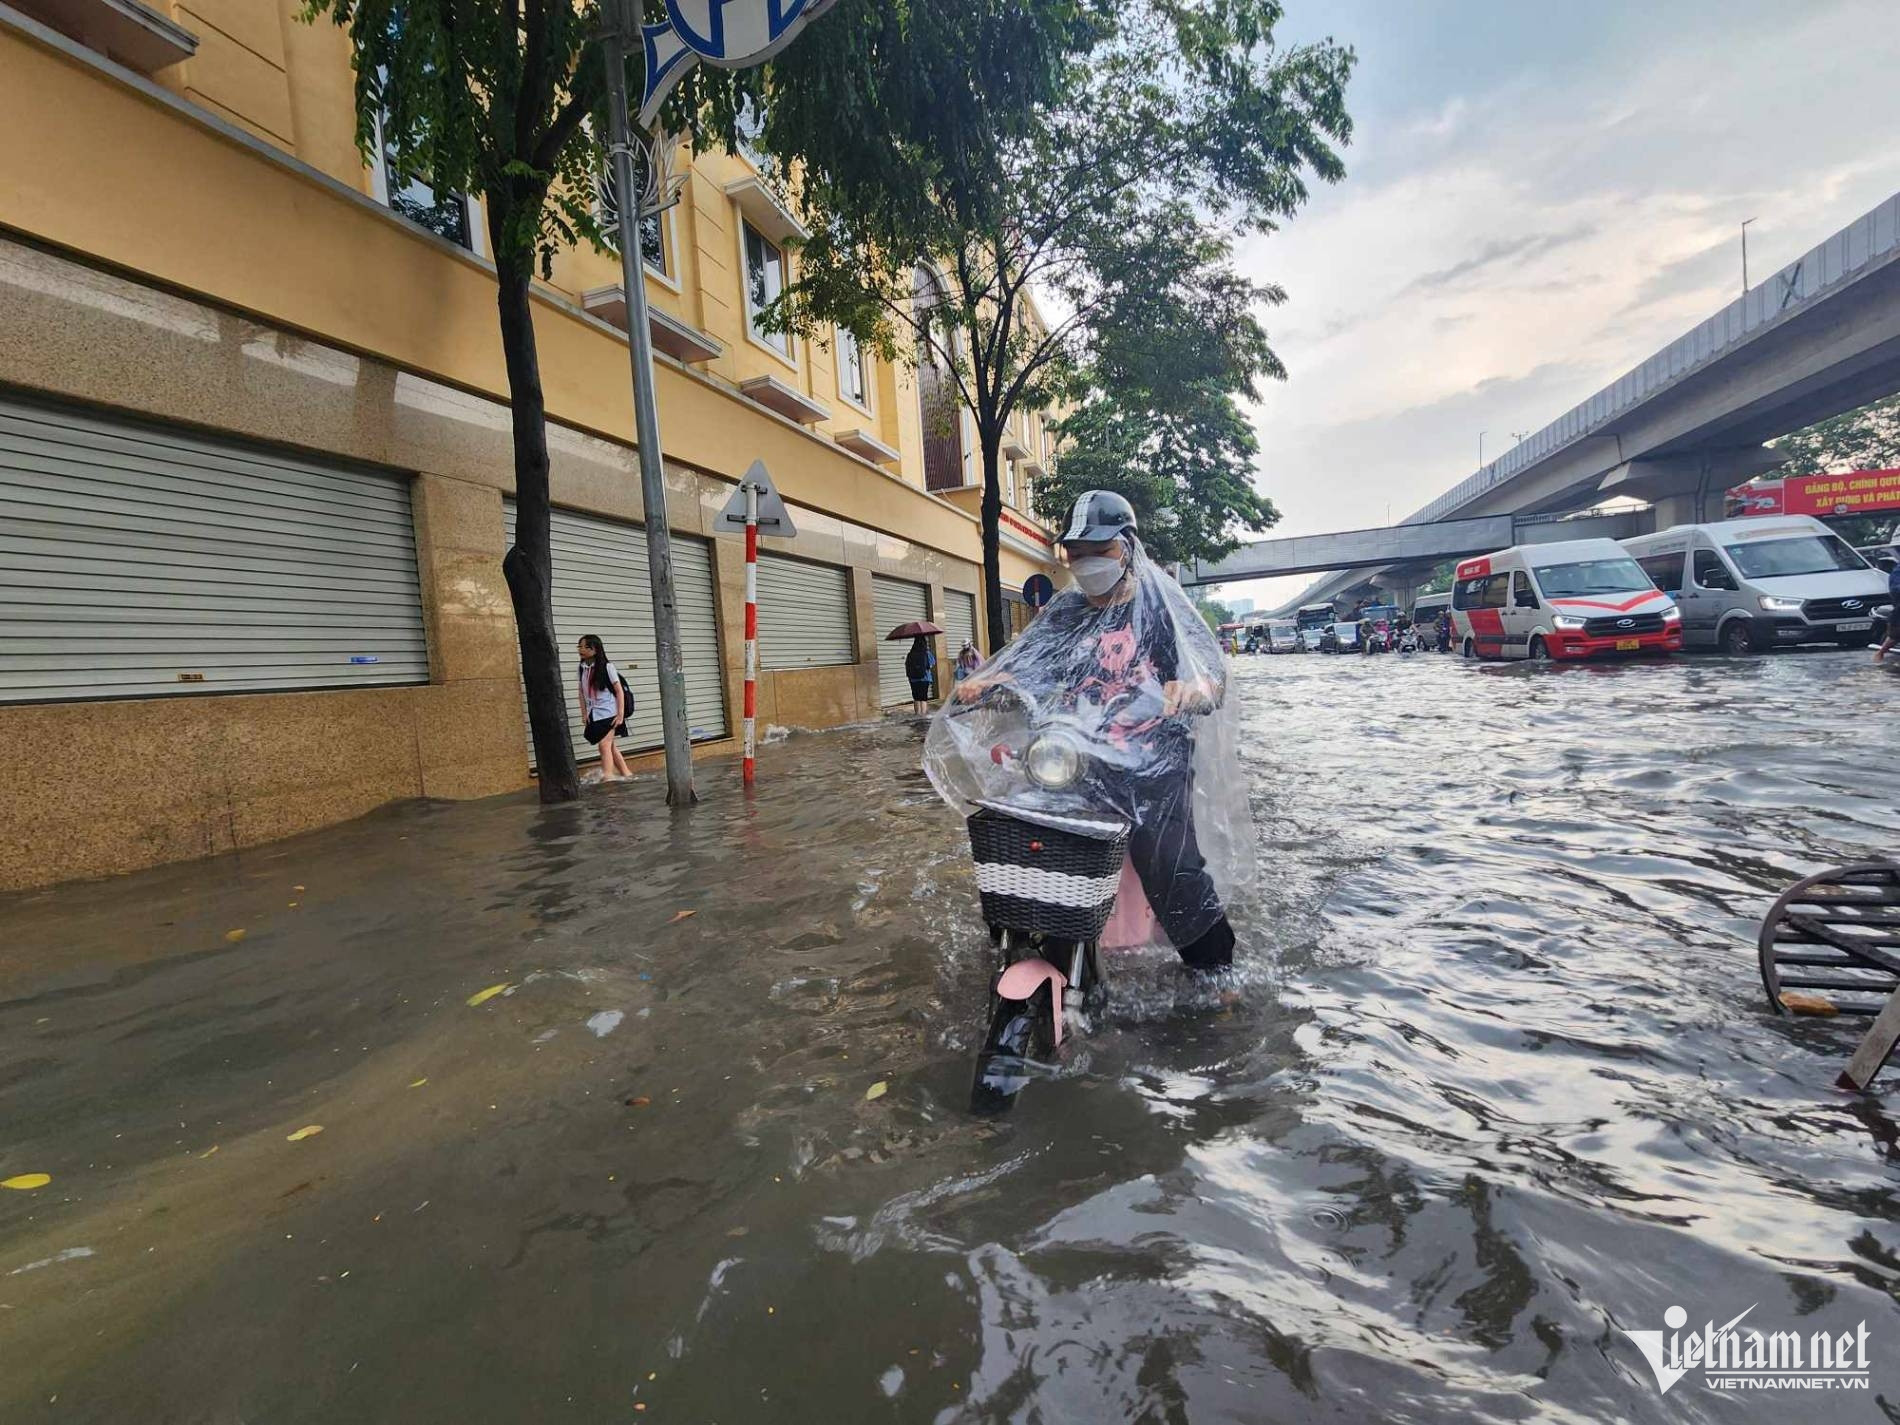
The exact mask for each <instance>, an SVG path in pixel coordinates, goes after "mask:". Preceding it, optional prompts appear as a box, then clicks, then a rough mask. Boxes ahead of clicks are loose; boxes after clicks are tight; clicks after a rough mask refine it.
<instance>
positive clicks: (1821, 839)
mask: <svg viewBox="0 0 1900 1425" xmlns="http://www.w3.org/2000/svg"><path fill="white" fill-rule="evenodd" d="M1237 668H1238V674H1237V693H1238V696H1239V697H1240V698H1241V699H1242V700H1243V707H1244V726H1245V734H1246V735H1245V741H1244V745H1245V749H1246V757H1247V761H1246V765H1245V767H1244V769H1243V770H1244V774H1245V775H1246V777H1247V778H1248V781H1249V786H1250V789H1251V797H1252V805H1253V810H1254V816H1255V819H1256V822H1257V826H1258V832H1259V840H1260V848H1261V865H1262V874H1261V877H1260V882H1259V884H1258V885H1257V886H1254V887H1251V888H1250V889H1249V890H1248V892H1247V893H1246V894H1245V895H1244V896H1243V897H1242V898H1241V900H1240V903H1239V904H1238V905H1237V906H1236V907H1235V920H1236V923H1237V925H1238V926H1239V928H1240V930H1241V933H1242V941H1243V947H1244V949H1243V964H1242V966H1241V968H1240V969H1239V970H1238V971H1237V972H1236V975H1235V983H1234V985H1233V987H1232V991H1231V992H1230V993H1228V994H1227V995H1225V996H1222V995H1218V994H1214V993H1210V992H1208V991H1207V990H1205V989H1202V988H1197V987H1194V986H1190V985H1184V984H1182V983H1181V982H1180V980H1179V977H1178V976H1177V974H1176V972H1175V971H1174V970H1173V968H1172V967H1171V966H1170V965H1169V964H1167V963H1166V962H1165V961H1163V960H1161V959H1157V958H1142V957H1135V958H1133V959H1132V960H1131V959H1124V960H1122V961H1121V962H1119V963H1118V964H1117V965H1115V966H1114V967H1113V970H1114V973H1115V974H1116V975H1117V981H1116V988H1115V996H1116V997H1115V1001H1114V1005H1113V1007H1112V1010H1111V1013H1110V1014H1109V1016H1108V1018H1107V1022H1105V1023H1101V1024H1098V1025H1097V1026H1096V1028H1095V1032H1093V1033H1092V1034H1091V1035H1089V1036H1088V1037H1087V1038H1086V1039H1085V1040H1083V1041H1080V1042H1077V1043H1076V1044H1075V1045H1074V1048H1073V1051H1072V1053H1071V1056H1070V1058H1069V1060H1068V1062H1067V1065H1066V1068H1065V1070H1064V1072H1063V1073H1062V1074H1061V1076H1060V1077H1057V1078H1054V1079H1051V1080H1049V1081H1047V1082H1038V1083H1034V1084H1032V1085H1031V1086H1030V1088H1029V1090H1028V1092H1027V1093H1026V1094H1025V1095H1024V1096H1023V1099H1022V1101H1021V1103H1020V1104H1019V1105H1018V1107H1017V1109H1016V1111H1015V1112H1014V1113H1013V1114H1012V1115H1010V1116H1008V1117H1006V1118H1003V1119H999V1120H991V1121H984V1120H977V1119H973V1118H972V1117H971V1116H970V1115H969V1114H968V1112H967V1111H966V1105H967V1096H968V1091H969V1082H970V1071H971V1061H972V1049H973V1043H974V1040H975V1039H976V1038H977V1037H978V1034H979V1026H980V1020H981V1017H982V1004H983V996H984V991H985V985H986V979H987V976H988V973H989V961H988V957H989V954H990V952H989V949H988V944H987V940H986V937H985V936H984V934H983V931H982V928H981V926H980V924H979V923H978V921H977V917H976V913H975V896H974V891H973V886H972V880H971V877H970V874H969V871H968V866H967V862H966V859H965V849H964V844H963V841H962V832H961V827H960V825H959V824H958V823H957V822H956V821H955V820H954V819H953V818H952V817H951V815H950V814H949V813H948V812H947V811H946V810H945V808H944V807H943V806H942V805H941V804H940V803H939V802H938V801H937V800H936V799H935V797H934V796H933V795H932V794H931V792H930V789H929V787H928V786H927V784H926V783H925V782H924V781H923V780H922V778H921V776H920V775H919V774H918V772H917V770H916V768H917V753H918V748H919V744H920V740H921V729H920V728H919V727H917V726H915V725H912V724H910V723H908V722H903V721H893V722H892V723H890V724H888V725H886V726H883V727H878V728H871V729H857V730H848V731H844V732H839V733H833V734H824V735H811V736H796V737H793V738H791V739H790V740H788V741H785V742H782V743H777V744H775V745H773V746H771V747H769V748H768V749H766V751H765V755H764V756H763V758H762V768H761V777H762V786H761V789H760V791H759V792H758V794H757V796H756V797H755V798H753V799H751V800H747V799H745V798H743V797H742V796H740V795H739V794H738V792H737V790H736V788H734V787H733V785H732V782H733V781H734V779H735V776H736V773H735V769H734V768H733V766H732V765H731V764H730V763H711V764H706V765H704V766H703V767H702V768H701V773H700V778H701V783H702V786H703V788H704V790H705V793H706V800H705V802H704V803H703V804H702V805H701V806H699V807H698V808H696V809H695V810H694V811H692V812H691V813H690V814H689V815H687V816H683V817H681V818H680V819H679V820H678V822H677V823H676V829H675V830H672V831H669V822H668V818H667V816H666V815H665V813H664V812H663V811H662V810H661V809H660V808H659V807H658V806H656V801H655V798H656V788H655V785H654V783H653V781H652V780H651V779H646V780H643V781H641V782H638V783H636V784H634V785H632V786H625V787H619V788H614V789H607V790H603V791H600V792H596V793H593V794H590V795H589V797H588V798H587V799H586V800H585V801H584V802H582V803H581V804H580V805H578V806H576V807H570V808H563V809H556V810H549V811H544V810H542V809H541V808H539V807H537V806H536V805H534V804H533V802H532V801H531V800H529V799H527V798H504V799H499V800H495V801H489V802H484V803H476V804H461V805H414V806H408V807H403V808H398V809H393V810H391V811H388V812H385V813H382V814H378V815H376V816H372V817H369V818H367V819H365V820H363V821H360V822H357V823H353V824H351V825H349V826H345V827H340V828H336V829H334V830H331V831H327V832H323V833H319V834H316V835H312V836H308V837H304V838H300V839H298V840H296V841H292V842H288V843H283V844H280V845H276V846H272V847H268V848H264V849H262V850H260V851H256V852H251V853H247V854H244V855H241V856H232V857H226V858H222V859H220V860H218V861H215V862H209V863H201V864H198V865H194V866H188V867H181V868H172V869H165V870H159V871H155V872H149V873H144V874H140V875H136V876H129V877H124V878H120V879H117V880H113V881H108V882H103V883H92V884H85V885H75V886H70V887H65V888H61V889H57V890H54V891H51V892H47V893H43V894H40V895H34V896H25V897H14V898H11V899H8V900H4V901H0V1178H4V1177H8V1176H16V1175H20V1174H26V1173H41V1172H43V1173H47V1174H50V1175H51V1181H50V1183H48V1184H47V1185H46V1186H44V1187H41V1188H39V1189H37V1190H19V1191H0V1420H4V1421H6V1422H8V1425H13V1422H21V1421H39V1420H62V1421H102V1422H139V1425H157V1422H215V1425H224V1422H239V1421H271V1422H297V1421H346V1420H347V1421H365V1422H371V1421H373V1422H383V1421H390V1422H404V1425H431V1423H432V1422H444V1425H447V1422H455V1425H462V1422H486V1421H498V1422H499V1421H537V1422H538V1421H562V1420H574V1421H584V1422H607V1421H614V1422H620V1421H633V1420H641V1421H691V1422H721V1425H738V1422H744V1421H764V1420H772V1421H788V1420H789V1421H819V1420H823V1421H827V1422H855V1421H941V1422H955V1421H1005V1420H1007V1421H1024V1422H1036V1421H1041V1422H1052V1423H1053V1422H1097V1421H1136V1420H1139V1421H1154V1422H1164V1421H1166V1422H1176V1421H1194V1422H1205V1421H1247V1422H1261V1421H1289V1422H1290V1421H1319V1420H1332V1421H1374V1420H1380V1421H1384V1420H1407V1421H1447V1422H1449V1421H1460V1422H1462V1421H1507V1420H1508V1421H1519V1420H1523V1421H1530V1420H1535V1421H1559V1422H1566V1421H1599V1420H1611V1419H1622V1420H1669V1421H1698V1420H1711V1421H1712V1420H1718V1419H1719V1420H1723V1421H1731V1420H1738V1419H1739V1420H1782V1419H1790V1418H1793V1419H1802V1420H1836V1419H1838V1420H1877V1419H1881V1418H1886V1419H1890V1420H1891V1419H1900V1404H1896V1402H1897V1401H1900V1329H1897V1328H1900V1309H1897V1306H1896V1284H1897V1282H1900V1224H1897V1223H1896V1220H1895V1218H1896V1213H1895V1187H1896V1183H1900V1173H1897V1167H1896V1164H1897V1158H1896V1146H1895V1145H1896V1138H1897V1136H1900V1128H1897V1125H1896V1117H1900V1115H1897V1114H1896V1112H1895V1108H1894V1097H1895V1085H1896V1083H1900V1073H1896V1072H1895V1071H1892V1070H1890V1071H1889V1073H1888V1075H1887V1076H1885V1077H1883V1079H1882V1080H1880V1081H1879V1083H1878V1084H1877V1086H1876V1092H1875V1093H1873V1094H1871V1095H1869V1096H1866V1097H1861V1096H1853V1095H1847V1094H1843V1093H1841V1092H1839V1091H1837V1090H1836V1089H1834V1088H1833V1087H1832V1082H1833V1079H1834V1076H1835V1074H1836V1072H1837V1071H1838V1070H1839V1068H1840V1066H1841V1064H1842V1063H1843V1062H1844V1060H1845V1058H1846V1056H1847V1054H1848V1052H1849V1050H1850V1048H1851V1044H1852V1040H1853V1036H1854V1034H1855V1032H1856V1031H1857V1028H1858V1022H1847V1023H1843V1022H1831V1023H1830V1022H1825V1021H1801V1022H1787V1021H1780V1020H1777V1019H1776V1018H1774V1017H1773V1016H1771V1015H1770V1014H1768V1013H1766V1012H1765V1007H1764V1003H1763V997H1762V992H1761V988H1760V984H1759V981H1758V980H1757V978H1756V972H1755V967H1754V954H1753V938H1754V932H1755V927H1756V925H1757V923H1758V920H1759V917H1760V916H1761V914H1762V913H1763V911H1764V910H1765V909H1766V908H1767V906H1768V904H1769V902H1770V900H1771V899H1772V898H1773V896H1774V895H1775V894H1776V893H1777V892H1778V891H1779V890H1780V889H1781V888H1783V887H1784V886H1785V885H1786V884H1787V883H1788V882H1790V881H1792V880H1793V879H1794V878H1796V877H1797V876H1799V875H1801V874H1803V873H1805V872H1807V871H1810V870H1813V869H1815V868H1817V867H1819V866H1822V865H1825V864H1829V863H1834V862H1838V861H1842V860H1847V859H1855V858H1860V857H1864V856H1866V855H1868V854H1870V853H1887V852H1892V851H1893V849H1894V841H1895V823H1896V818H1897V816H1900V813H1897V812H1896V807H1897V806H1900V737H1897V736H1896V732H1895V727H1896V719H1895V709H1896V705H1897V703H1900V677H1897V676H1896V673H1900V670H1893V671H1888V670H1876V669H1874V668H1872V667H1871V666H1870V665H1869V664H1868V662H1867V658H1866V655H1865V654H1852V655H1850V654H1837V653H1827V652H1824V653H1815V654H1790V655H1781V656H1776V657H1772V658H1764V659H1755V660H1727V659H1691V658H1682V659H1679V660H1677V661H1675V662H1674V663H1671V664H1667V665H1659V664H1641V665H1630V666H1618V667H1605V668H1595V667H1587V668H1542V667H1539V668H1532V667H1476V666H1470V665H1463V664H1460V663H1459V662H1457V661H1456V660H1453V659H1450V658H1440V657H1436V656H1420V657H1415V658H1400V657H1396V656H1388V657H1384V658H1363V657H1341V658H1319V657H1302V658H1277V659H1268V658H1259V659H1246V660H1241V661H1240V662H1239V663H1238V664H1237ZM293 903H294V904H293ZM688 911H690V912H692V914H691V915H684V914H683V913H684V912H688ZM237 930H242V931H243V932H244V933H243V935H242V936H240V937H236V938H234V939H228V938H227V933H228V932H232V931H237ZM501 986H506V987H508V988H505V989H498V990H497V992H496V993H494V994H492V995H490V996H488V997H487V998H482V997H481V996H482V992H483V991H486V990H491V989H496V988H497V987H501ZM471 1001H478V1002H476V1003H471ZM311 1128H320V1129H321V1132H317V1133H311V1132H308V1131H307V1130H309V1129H311ZM300 1130H302V1135H301V1136H298V1135H299V1133H300ZM1677 1305H1680V1306H1681V1307H1683V1308H1684V1309H1685V1311H1686V1313H1687V1318H1688V1321H1689V1324H1690V1326H1691V1327H1700V1326H1701V1325H1702V1324H1703V1323H1705V1322H1710V1321H1712V1322H1713V1323H1714V1324H1715V1325H1717V1326H1720V1325H1721V1324H1722V1323H1724V1322H1727V1321H1728V1320H1729V1319H1730V1318H1731V1317H1734V1316H1736V1315H1737V1314H1738V1313H1741V1312H1742V1311H1744V1310H1745V1309H1749V1308H1751V1307H1752V1312H1751V1314H1750V1316H1749V1317H1748V1318H1747V1319H1746V1321H1745V1323H1744V1324H1745V1325H1758V1326H1760V1327H1761V1328H1762V1329H1764V1330H1767V1331H1788V1330H1792V1331H1799V1332H1801V1333H1803V1336H1804V1337H1806V1336H1808V1335H1809V1334H1810V1333H1812V1332H1814V1331H1818V1330H1826V1331H1828V1332H1830V1333H1832V1334H1835V1335H1838V1334H1839V1333H1842V1332H1846V1333H1849V1334H1850V1335H1851V1333H1853V1332H1854V1331H1855V1330H1856V1327H1857V1325H1858V1324H1859V1323H1862V1322H1865V1324H1866V1326H1867V1328H1868V1338H1867V1339H1868V1343H1869V1349H1870V1354H1871V1388H1870V1389H1869V1390H1866V1391H1864V1392H1859V1391H1857V1392H1848V1391H1837V1392H1832V1393H1817V1392H1812V1391H1806V1390H1803V1391H1776V1392H1766V1391H1761V1392H1748V1393H1743V1394H1737V1393H1734V1392H1727V1391H1717V1390H1714V1389H1711V1388H1710V1387H1709V1386H1707V1385H1706V1384H1705V1383H1704V1381H1703V1379H1702V1376H1701V1374H1700V1372H1695V1373H1692V1374H1691V1375H1690V1376H1688V1377H1686V1378H1684V1379H1682V1380H1681V1381H1679V1382H1677V1383H1675V1384H1674V1385H1673V1387H1672V1388H1671V1389H1670V1391H1669V1393H1668V1394H1667V1395H1666V1396H1665V1395H1663V1394H1661V1393H1660V1392H1659V1389H1658V1383H1657V1380H1656V1378H1655V1377H1654V1376H1653V1375H1652V1374H1651V1373H1650V1370H1649V1368H1648V1367H1647V1366H1646V1365H1645V1363H1644V1360H1643V1358H1642V1355H1641V1354H1640V1352H1639V1351H1638V1349H1637V1348H1636V1346H1635V1345H1634V1344H1633V1342H1632V1341H1631V1339H1630V1338H1629V1337H1627V1336H1625V1335H1624V1334H1623V1331H1624V1329H1630V1330H1646V1329H1647V1330H1661V1329H1663V1327H1664V1313H1665V1311H1667V1310H1668V1309H1669V1308H1670V1307H1672V1306H1677Z"/></svg>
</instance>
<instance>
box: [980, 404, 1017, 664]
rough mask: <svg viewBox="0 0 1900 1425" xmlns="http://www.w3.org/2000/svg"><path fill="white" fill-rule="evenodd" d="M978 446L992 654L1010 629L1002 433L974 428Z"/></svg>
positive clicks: (986, 613) (985, 610) (986, 614)
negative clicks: (1004, 558) (999, 471)
mask: <svg viewBox="0 0 1900 1425" xmlns="http://www.w3.org/2000/svg"><path fill="white" fill-rule="evenodd" d="M977 444H978V447H979V453H980V454H981V455H982V457H983V598H984V606H983V617H984V620H985V622H987V623H988V624H989V629H990V646H989V651H990V653H991V654H992V655H993V654H995V653H996V652H997V651H998V650H999V649H1001V648H1002V647H1003V645H1004V644H1006V643H1008V642H1009V638H1010V627H1009V622H1008V620H1007V619H1006V618H1005V617H1004V605H1003V571H1002V555H1001V540H1002V529H1003V486H1002V481H1001V479H1000V478H999V477H998V476H997V473H996V467H997V460H998V458H999V456H1000V454H1001V448H1002V444H1003V432H1002V429H1001V427H998V428H997V429H996V430H993V431H991V430H985V429H983V427H982V426H981V425H980V424H979V425H978V426H977Z"/></svg>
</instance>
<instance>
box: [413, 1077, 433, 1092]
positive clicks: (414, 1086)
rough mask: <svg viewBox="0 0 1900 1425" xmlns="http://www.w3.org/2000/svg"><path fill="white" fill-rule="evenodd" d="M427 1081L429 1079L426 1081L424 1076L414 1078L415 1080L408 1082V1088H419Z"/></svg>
mask: <svg viewBox="0 0 1900 1425" xmlns="http://www.w3.org/2000/svg"><path fill="white" fill-rule="evenodd" d="M428 1082H429V1081H428V1079H426V1078H422V1079H417V1080H416V1081H415V1082H414V1083H412V1084H410V1085H409V1087H410V1088H412V1089H419V1088H421V1087H422V1086H423V1085H424V1084H426V1083H428Z"/></svg>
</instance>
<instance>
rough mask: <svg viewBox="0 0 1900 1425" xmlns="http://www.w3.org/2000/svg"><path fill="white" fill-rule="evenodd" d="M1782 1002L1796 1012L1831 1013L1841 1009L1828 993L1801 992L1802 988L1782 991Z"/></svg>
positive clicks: (1836, 1012) (1785, 1006) (1837, 1012)
mask: <svg viewBox="0 0 1900 1425" xmlns="http://www.w3.org/2000/svg"><path fill="white" fill-rule="evenodd" d="M1781 1003H1782V1005H1783V1007H1784V1008H1786V1009H1788V1010H1789V1011H1790V1012H1792V1013H1794V1014H1819V1015H1830V1014H1839V1013H1840V1010H1839V1009H1838V1008H1836V1007H1835V1004H1834V1001H1833V1000H1831V999H1829V998H1828V997H1827V996H1826V995H1808V994H1803V993H1801V991H1800V990H1783V991H1782V993H1781Z"/></svg>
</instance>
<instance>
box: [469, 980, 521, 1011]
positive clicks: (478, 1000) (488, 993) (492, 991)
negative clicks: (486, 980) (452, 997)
mask: <svg viewBox="0 0 1900 1425" xmlns="http://www.w3.org/2000/svg"><path fill="white" fill-rule="evenodd" d="M513 988H514V986H513V985H511V984H507V983H503V984H499V985H490V986H489V987H488V988H487V989H485V990H477V991H475V993H474V994H472V995H470V996H469V997H468V1007H469V1008H470V1009H473V1008H474V1007H475V1006H476V1005H478V1004H487V1003H488V1002H489V1001H490V1000H491V999H493V998H494V997H495V996H496V995H498V994H500V993H501V992H502V991H503V990H511V989H513Z"/></svg>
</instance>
